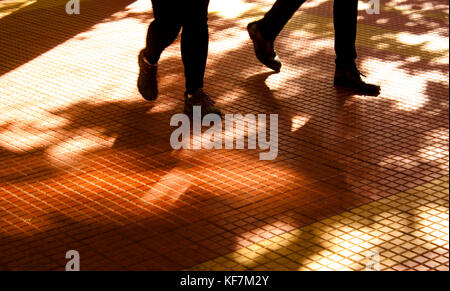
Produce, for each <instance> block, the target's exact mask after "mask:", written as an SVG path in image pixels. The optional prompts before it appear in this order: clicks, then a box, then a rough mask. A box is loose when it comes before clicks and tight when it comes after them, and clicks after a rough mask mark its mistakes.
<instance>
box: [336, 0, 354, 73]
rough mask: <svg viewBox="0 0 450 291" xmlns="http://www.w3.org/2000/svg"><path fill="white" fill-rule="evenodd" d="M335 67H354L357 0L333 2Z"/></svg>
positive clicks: (337, 0)
mask: <svg viewBox="0 0 450 291" xmlns="http://www.w3.org/2000/svg"><path fill="white" fill-rule="evenodd" d="M333 14H334V31H335V38H334V49H335V51H336V66H338V67H348V66H355V59H356V57H357V54H356V48H355V42H356V32H357V20H358V0H334V12H333Z"/></svg>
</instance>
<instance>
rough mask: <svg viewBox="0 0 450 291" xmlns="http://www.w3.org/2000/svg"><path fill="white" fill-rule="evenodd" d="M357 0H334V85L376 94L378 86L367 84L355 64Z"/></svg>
mask: <svg viewBox="0 0 450 291" xmlns="http://www.w3.org/2000/svg"><path fill="white" fill-rule="evenodd" d="M357 21H358V0H334V28H335V51H336V72H335V75H334V85H335V86H336V87H344V88H347V89H351V90H353V91H356V93H358V94H364V95H372V96H377V95H378V94H380V86H378V85H373V84H368V83H366V82H365V81H364V80H363V78H362V77H361V76H362V74H361V73H360V72H359V70H358V68H357V66H356V62H355V60H356V57H357V54H356V46H355V42H356V32H357Z"/></svg>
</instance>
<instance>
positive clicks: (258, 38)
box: [247, 22, 281, 72]
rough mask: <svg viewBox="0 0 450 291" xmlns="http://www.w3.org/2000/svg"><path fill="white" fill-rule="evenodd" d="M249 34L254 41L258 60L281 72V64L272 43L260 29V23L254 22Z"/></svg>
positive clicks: (249, 28)
mask: <svg viewBox="0 0 450 291" xmlns="http://www.w3.org/2000/svg"><path fill="white" fill-rule="evenodd" d="M247 31H248V34H249V35H250V38H251V39H252V41H253V47H254V49H255V54H256V57H257V58H258V60H259V61H260V62H261V63H263V64H264V65H266V66H267V67H269V68H270V69H272V70H274V71H276V72H280V70H281V62H280V59H279V58H278V56H277V53H276V52H275V49H274V45H273V42H272V41H269V40H267V39H265V38H264V36H263V35H262V34H261V31H260V30H259V29H258V22H252V23H250V24H249V25H248V26H247Z"/></svg>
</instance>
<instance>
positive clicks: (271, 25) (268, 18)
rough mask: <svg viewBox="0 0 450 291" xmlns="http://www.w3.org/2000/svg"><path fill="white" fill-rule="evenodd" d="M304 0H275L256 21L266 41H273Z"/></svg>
mask: <svg viewBox="0 0 450 291" xmlns="http://www.w3.org/2000/svg"><path fill="white" fill-rule="evenodd" d="M305 2H306V0H277V2H275V4H274V5H273V6H272V8H271V9H270V10H269V12H267V13H266V14H265V15H264V18H263V19H261V20H260V21H258V28H259V30H260V31H261V33H262V35H263V36H264V38H265V39H267V40H268V41H271V42H274V41H275V39H276V38H277V36H278V35H279V34H280V32H281V31H282V30H283V27H284V26H285V25H286V24H287V23H288V21H289V20H290V19H291V18H292V16H293V15H294V14H295V12H296V11H297V10H298V9H299V8H300V6H302V5H303V3H305Z"/></svg>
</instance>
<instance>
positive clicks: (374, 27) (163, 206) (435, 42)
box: [0, 0, 449, 270]
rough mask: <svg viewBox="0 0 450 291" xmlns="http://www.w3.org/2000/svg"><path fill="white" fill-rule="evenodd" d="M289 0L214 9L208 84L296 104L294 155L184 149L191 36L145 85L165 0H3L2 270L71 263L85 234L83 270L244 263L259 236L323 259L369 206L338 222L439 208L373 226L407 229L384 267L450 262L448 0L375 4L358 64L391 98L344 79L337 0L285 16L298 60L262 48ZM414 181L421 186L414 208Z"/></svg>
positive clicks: (239, 96)
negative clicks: (343, 86) (261, 26)
mask: <svg viewBox="0 0 450 291" xmlns="http://www.w3.org/2000/svg"><path fill="white" fill-rule="evenodd" d="M225 2H226V3H225ZM272 3H273V1H269V0H253V1H245V0H227V1H221V0H211V7H210V10H211V13H210V33H211V36H210V41H211V43H210V57H209V61H208V68H207V75H206V80H205V84H206V88H205V89H206V90H207V91H208V92H209V93H210V94H211V95H212V96H213V98H214V99H215V100H216V101H217V105H218V106H219V107H221V108H222V109H223V111H224V112H225V113H233V114H237V113H240V114H246V113H254V114H279V142H280V143H279V155H278V158H277V159H276V160H275V161H260V160H259V151H255V150H182V151H175V150H173V149H172V148H171V146H170V143H169V141H170V135H171V133H172V131H173V130H174V128H173V127H171V126H170V124H169V121H170V118H171V117H172V115H174V114H176V113H180V112H181V111H182V109H183V89H184V88H183V87H184V77H183V74H182V72H183V66H182V62H181V59H180V53H179V42H178V41H177V42H176V43H175V44H174V45H172V46H171V47H170V48H169V49H168V50H167V51H166V52H165V53H164V55H163V57H162V59H161V62H160V66H159V67H160V91H161V96H160V97H159V99H158V100H157V101H154V102H146V101H144V100H143V99H142V98H141V97H140V95H139V93H138V91H137V89H136V79H137V74H138V65H137V55H138V52H139V51H140V49H141V48H142V47H143V46H144V43H145V35H146V30H147V27H148V24H149V22H150V21H151V19H152V11H151V6H150V1H147V0H138V1H133V0H95V1H94V0H83V1H81V14H80V15H67V14H66V13H65V8H64V7H65V4H66V1H63V0H33V1H31V0H7V1H1V2H0V27H1V29H0V108H1V112H2V114H1V115H0V269H2V270H28V269H32V270H63V269H64V266H65V264H66V262H67V260H66V259H65V254H66V252H67V251H68V250H77V251H79V253H80V256H81V268H82V269H83V270H183V269H190V268H193V269H201V268H200V266H207V267H210V268H211V269H219V267H220V266H221V267H222V269H233V268H234V267H236V265H238V266H239V262H241V261H240V260H232V261H231V263H230V260H228V261H227V260H222V259H221V258H223V257H224V256H226V255H228V254H235V253H236V252H238V254H241V253H243V252H246V251H247V250H248V251H249V252H251V253H252V256H251V257H252V258H253V259H255V256H256V259H255V261H259V262H264V264H249V265H246V266H253V267H247V268H246V269H267V270H269V269H270V270H271V269H318V268H316V267H315V266H316V265H315V264H314V263H317V264H319V265H320V266H325V265H326V266H328V265H330V264H327V263H326V262H325V263H324V260H325V259H326V260H330V261H335V260H334V258H335V257H332V256H333V253H334V254H336V252H335V251H329V252H326V251H327V247H329V248H330V249H331V248H333V244H332V243H330V244H327V241H326V240H327V237H328V236H326V235H323V232H330V233H331V232H335V231H336V232H335V233H332V235H330V236H329V239H330V242H331V240H332V239H338V238H339V237H340V236H341V235H340V234H339V233H338V231H343V232H346V231H345V228H346V227H348V225H350V224H352V222H348V223H347V222H343V223H341V224H339V222H337V224H336V223H334V222H333V228H332V229H331V228H327V227H322V224H323V225H325V226H326V225H328V224H327V219H330V218H331V217H336V216H337V215H341V216H338V217H345V213H350V212H349V211H351V210H354V209H362V210H363V212H365V211H366V210H367V211H368V208H367V207H369V206H370V209H372V210H371V212H370V213H372V215H371V216H370V217H366V219H369V220H370V219H372V220H373V221H378V220H379V219H380V220H381V219H383V218H387V217H390V218H389V219H391V221H392V222H394V224H395V221H400V220H395V217H399V219H404V216H405V215H411V216H412V217H413V219H412V220H408V221H416V220H414V218H415V217H418V216H420V215H422V216H425V217H421V218H420V219H419V218H418V219H417V221H418V223H417V224H415V223H411V224H410V225H408V228H407V229H406V230H405V229H403V228H402V229H401V230H398V229H396V228H395V227H392V230H387V229H385V228H384V227H386V225H385V224H383V223H380V224H378V225H375V226H373V225H372V224H371V225H372V226H371V228H370V232H369V233H368V235H372V236H376V235H377V234H376V233H377V227H378V226H379V227H380V229H379V232H380V234H381V233H383V234H386V235H389V236H391V237H392V238H389V240H390V241H392V243H391V245H386V244H383V246H382V247H383V249H384V250H385V252H384V254H383V260H385V261H384V264H383V266H384V267H386V268H388V267H389V268H391V267H392V268H393V269H398V270H422V269H423V270H425V269H427V270H429V269H432V270H445V269H446V270H448V266H449V262H448V254H449V253H448V193H449V192H448V173H449V172H448V168H449V154H448V150H449V148H448V145H449V144H448V141H449V139H448V137H449V135H448V133H449V132H448V126H449V115H448V114H449V109H448V105H449V92H448V90H449V67H448V65H449V49H448V42H449V33H448V9H449V3H448V1H440V0H439V1H438V0H432V1H423V0H390V1H383V3H384V4H383V6H382V11H381V14H380V15H368V14H366V13H365V12H364V5H361V9H360V10H361V11H360V19H359V23H360V26H359V34H358V43H357V45H358V53H359V58H358V64H359V67H360V69H361V70H362V71H363V72H364V73H366V74H367V76H368V78H369V79H371V80H373V81H374V82H378V83H380V84H382V92H381V95H380V96H379V97H376V98H375V97H364V96H356V95H352V94H350V93H348V92H344V91H337V90H336V89H334V87H333V86H332V78H333V73H334V52H333V30H332V2H331V1H324V0H314V1H309V2H308V3H307V4H305V5H304V6H303V7H302V9H301V11H299V12H298V13H297V14H296V15H295V16H294V17H293V19H292V20H291V22H290V23H289V24H288V25H287V27H286V29H285V30H284V31H283V32H282V34H281V35H280V37H279V38H278V40H277V43H276V46H277V51H278V53H279V55H280V58H281V59H282V61H283V64H284V66H283V69H282V71H281V73H279V74H272V73H271V72H269V71H268V70H267V69H265V68H264V67H263V66H262V65H261V64H260V63H258V61H257V60H256V58H255V56H254V53H253V48H252V44H251V41H250V40H249V38H248V35H247V32H246V30H245V27H246V24H247V23H248V22H250V21H252V20H254V19H257V18H259V17H261V16H262V15H263V14H264V12H265V11H267V10H268V9H269V7H270V5H271V4H272ZM435 181H440V182H439V183H437V184H433V183H434V182H435ZM424 185H427V186H424ZM430 185H431V186H430ZM411 189H413V190H414V191H415V192H414V193H413V192H411V191H412V190H411ZM408 191H410V192H408ZM427 191H429V192H427ZM418 192H419V193H418ZM402 193H403V194H402ZM404 193H407V194H406V197H404V195H405V194H404ZM408 193H410V194H411V193H413V194H414V195H416V196H415V197H418V199H417V201H416V202H414V201H407V203H408V206H409V208H402V207H401V204H402V200H401V199H407V196H408V195H409V194H408ZM413 194H411V195H413ZM395 195H397V196H395ZM390 197H396V199H393V198H391V199H390ZM397 197H400V198H398V199H400V200H398V199H397ZM427 197H433V199H431V198H430V199H427ZM386 199H387V200H386ZM378 201H383V202H382V203H381V202H380V203H377V202H378ZM374 203H375V204H374ZM398 204H400V205H398ZM367 205H369V206H367ZM374 205H375V206H374ZM365 207H366V208H365ZM373 209H375V210H373ZM392 209H394V210H395V211H394V213H393V214H392V211H391V210H392ZM357 213H358V215H361V212H357ZM387 213H390V215H387ZM342 215H343V216H342ZM392 215H394V216H392ZM362 216H363V217H365V216H364V215H362ZM343 219H344V218H343ZM318 223H319V226H318V225H317V224H318ZM308 226H314V227H312V228H313V229H318V230H320V232H321V235H323V236H320V237H321V238H323V240H324V241H322V240H321V242H320V247H318V248H315V247H312V248H311V247H310V246H308V252H307V253H306V254H303V255H304V256H306V259H305V257H302V259H301V260H300V259H296V258H294V256H293V257H292V258H291V259H290V260H289V262H286V261H285V260H281V261H280V257H279V256H277V255H273V253H272V255H270V253H271V252H269V255H268V257H265V259H264V260H261V259H260V260H257V257H258V251H257V250H256V249H253V246H255V245H257V244H258V243H264V244H265V243H266V242H268V241H271V239H273V240H274V241H277V239H278V238H279V237H282V236H283V235H285V236H286V237H290V236H292V235H293V234H294V235H295V234H297V230H298V229H304V227H308ZM382 228H383V229H382ZM324 229H325V230H324ZM399 232H400V233H399ZM361 235H363V234H361ZM428 236H430V237H428ZM424 237H427V238H426V239H423V240H424V242H420V243H419V242H414V240H415V239H418V240H420V239H421V238H424ZM353 239H357V237H355V238H351V240H353ZM302 240H306V242H302V243H305V244H308V243H310V244H312V245H314V244H317V240H315V239H314V238H311V240H308V236H305V237H303V238H302ZM345 240H347V239H345ZM364 241H367V240H365V239H364V238H363V239H361V242H360V243H361V244H362V243H363V242H364ZM358 242H359V241H358V240H354V241H353V244H354V245H355V246H356V247H358ZM371 243H373V241H371ZM425 245H426V247H424V246H425ZM295 246H297V247H298V248H302V247H305V246H304V245H303V244H298V243H296V244H295ZM356 247H355V248H356ZM419 247H420V248H419ZM305 250H306V247H305ZM239 251H241V252H239ZM297 251H298V249H297ZM388 251H389V252H388ZM286 256H287V258H289V255H283V256H282V257H283V258H285V257H286ZM339 256H341V257H342V258H340V259H339V260H336V262H338V261H339V262H340V264H341V265H345V263H343V261H344V260H345V259H346V258H345V255H343V254H342V252H341V253H339ZM349 256H350V255H349ZM351 256H352V257H351V258H350V257H349V258H348V260H349V261H352V262H353V263H354V262H355V261H361V262H362V261H363V260H364V256H363V255H362V253H359V252H358V249H354V250H353V251H352V253H351ZM358 256H361V258H360V257H358ZM324 258H325V259H324ZM214 260H216V261H214ZM277 260H279V261H278V262H276V261H277ZM209 262H214V264H211V263H209ZM221 262H222V263H223V264H222V265H220V263H221ZM227 262H228V263H227ZM202 264H203V265H202ZM227 264H230V265H227ZM287 264H289V266H288V265H287ZM218 266H219V267H218ZM302 267H305V268H302ZM394 267H395V268H394ZM331 269H333V268H331Z"/></svg>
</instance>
